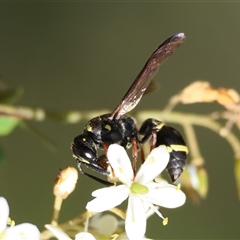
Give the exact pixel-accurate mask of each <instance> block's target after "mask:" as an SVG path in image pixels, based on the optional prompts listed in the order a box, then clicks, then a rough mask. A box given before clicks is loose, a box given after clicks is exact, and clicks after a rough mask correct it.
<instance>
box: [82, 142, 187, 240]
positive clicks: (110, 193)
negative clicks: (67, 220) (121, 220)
mask: <svg viewBox="0 0 240 240" xmlns="http://www.w3.org/2000/svg"><path fill="white" fill-rule="evenodd" d="M107 157H108V160H109V162H110V165H111V167H112V168H113V170H114V174H115V176H116V177H117V178H118V179H119V180H120V181H121V182H122V183H123V184H121V185H117V186H112V187H105V188H102V189H98V190H96V191H94V192H93V193H92V196H93V197H95V199H93V200H92V201H90V202H88V204H87V206H86V208H87V210H89V211H91V212H103V211H106V210H109V209H111V208H114V207H116V206H118V205H119V204H121V203H122V202H123V201H124V200H125V199H127V198H128V197H129V198H128V207H127V212H126V220H125V230H126V233H127V236H128V238H129V239H131V240H132V239H137V240H139V239H142V238H143V236H144V234H145V232H146V211H147V210H149V208H152V209H153V210H154V211H155V212H156V213H157V214H158V216H159V217H161V218H162V219H164V217H163V216H162V214H161V213H160V212H159V211H158V208H157V207H156V206H155V205H157V206H162V207H165V208H176V207H179V206H181V205H183V204H184V202H185V200H186V196H185V194H184V193H183V192H182V191H181V190H179V188H178V187H176V186H174V185H171V184H168V183H166V182H165V181H160V182H155V181H154V179H155V178H156V177H157V176H158V175H159V174H160V173H161V172H162V171H163V170H164V169H165V168H166V166H167V164H168V161H169V152H168V151H167V148H166V146H159V147H157V148H155V149H153V150H152V151H151V153H150V154H149V156H148V157H147V159H146V160H145V162H144V163H143V164H142V166H141V168H140V169H139V171H138V173H137V175H136V176H135V178H134V174H133V170H132V166H131V161H130V159H129V157H128V155H127V153H126V151H125V149H124V148H123V147H121V146H119V145H117V144H112V145H110V146H109V148H108V153H107ZM163 223H164V224H166V223H167V219H164V221H163Z"/></svg>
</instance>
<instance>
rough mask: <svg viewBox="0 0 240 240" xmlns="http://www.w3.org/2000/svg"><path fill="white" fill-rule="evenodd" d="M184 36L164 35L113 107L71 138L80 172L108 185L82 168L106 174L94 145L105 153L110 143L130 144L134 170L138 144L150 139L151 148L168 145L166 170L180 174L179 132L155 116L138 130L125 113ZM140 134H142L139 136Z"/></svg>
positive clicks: (104, 163)
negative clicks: (168, 154)
mask: <svg viewBox="0 0 240 240" xmlns="http://www.w3.org/2000/svg"><path fill="white" fill-rule="evenodd" d="M184 40H185V35H184V34H183V33H179V34H175V35H173V36H171V37H169V38H168V39H166V40H165V41H164V42H163V43H162V44H161V45H160V46H159V47H158V48H157V49H156V50H155V51H154V52H153V54H152V55H151V56H150V58H149V59H148V60H147V62H146V64H145V65H144V67H143V69H142V70H141V71H140V73H139V74H138V76H137V77H136V79H135V80H134V82H133V83H132V85H131V87H130V88H129V90H128V91H127V93H126V94H125V96H124V97H123V98H122V100H121V101H120V103H119V104H118V106H117V107H116V108H115V109H114V111H113V112H112V113H108V114H104V115H101V116H98V117H95V118H93V119H91V120H90V121H89V122H88V123H87V124H86V126H85V128H84V131H83V134H81V135H79V136H77V137H75V138H74V140H73V143H72V145H71V148H72V151H73V156H74V157H75V158H76V161H77V164H78V168H79V170H80V171H81V173H83V174H85V175H87V176H89V177H90V178H93V179H95V180H96V181H98V182H101V183H104V184H106V185H111V184H110V183H109V182H107V181H104V180H102V179H99V178H97V177H95V176H93V175H90V174H88V173H86V172H83V170H82V169H81V165H84V166H85V167H88V168H90V169H92V170H94V171H96V172H98V173H100V174H102V175H109V174H110V173H109V172H108V171H107V168H108V165H109V164H108V160H107V157H106V155H105V154H103V155H102V156H98V154H97V149H98V148H100V149H103V150H104V152H105V153H106V152H107V148H108V146H109V145H110V144H113V143H118V144H120V145H121V146H123V147H124V148H130V147H132V154H133V159H134V160H133V170H134V171H136V160H137V152H138V150H139V148H140V145H141V144H144V143H145V142H146V141H147V140H149V139H152V143H151V148H154V147H157V146H159V145H161V144H164V145H166V146H167V148H168V151H169V153H170V161H169V163H168V166H167V170H168V173H169V175H170V177H171V179H172V181H175V180H176V179H177V178H178V177H179V176H180V175H181V173H182V171H183V167H184V165H185V162H186V154H187V147H186V144H185V142H184V140H183V138H182V136H181V135H180V133H179V132H178V131H177V130H175V129H174V128H171V127H169V126H165V125H164V124H163V123H162V122H160V121H158V120H156V119H147V120H146V121H145V122H144V123H143V124H142V126H141V127H140V129H139V130H138V129H137V127H136V121H135V119H134V118H132V117H128V116H126V115H125V114H126V113H128V112H130V111H131V110H132V109H134V108H135V107H136V105H137V104H138V102H139V101H140V99H141V98H142V96H143V94H144V93H146V92H148V91H151V90H150V88H151V87H150V86H151V80H152V79H153V77H154V76H155V75H156V73H157V72H158V69H159V67H160V65H161V64H162V63H163V62H164V61H165V60H166V59H167V58H168V57H169V56H171V55H172V54H173V52H174V51H175V50H176V49H177V48H178V47H179V46H180V45H181V44H182V43H183V42H184ZM139 135H142V139H141V140H139Z"/></svg>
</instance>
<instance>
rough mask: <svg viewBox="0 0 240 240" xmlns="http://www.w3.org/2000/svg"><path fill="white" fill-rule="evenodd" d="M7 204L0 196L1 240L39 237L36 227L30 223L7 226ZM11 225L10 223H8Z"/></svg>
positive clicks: (35, 238) (25, 239)
mask: <svg viewBox="0 0 240 240" xmlns="http://www.w3.org/2000/svg"><path fill="white" fill-rule="evenodd" d="M8 219H9V206H8V203H7V200H6V199H5V198H4V197H0V239H1V240H12V239H14V240H21V239H22V240H23V239H24V240H37V239H40V232H39V230H38V228H37V227H36V226H35V225H33V224H31V223H22V224H19V225H16V226H9V227H7V225H9V220H8ZM10 225H11V224H10Z"/></svg>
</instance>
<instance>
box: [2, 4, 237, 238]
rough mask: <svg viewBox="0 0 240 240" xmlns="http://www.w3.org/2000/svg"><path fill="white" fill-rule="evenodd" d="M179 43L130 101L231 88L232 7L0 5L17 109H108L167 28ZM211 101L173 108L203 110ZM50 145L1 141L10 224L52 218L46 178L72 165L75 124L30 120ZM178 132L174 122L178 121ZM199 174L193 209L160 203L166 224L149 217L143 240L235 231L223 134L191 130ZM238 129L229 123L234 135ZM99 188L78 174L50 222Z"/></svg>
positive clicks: (6, 74) (154, 102) (161, 101)
mask: <svg viewBox="0 0 240 240" xmlns="http://www.w3.org/2000/svg"><path fill="white" fill-rule="evenodd" d="M178 32H184V33H185V34H186V36H187V41H186V42H185V43H184V44H183V45H182V47H181V48H180V49H179V50H178V51H177V52H176V53H175V54H174V55H173V56H172V57H171V58H170V59H169V60H168V61H167V62H166V63H165V64H164V65H163V66H162V67H161V69H160V72H159V74H158V75H157V76H156V77H155V80H156V81H157V82H159V83H160V85H161V89H160V91H158V92H155V93H152V94H151V96H147V97H146V98H145V99H144V100H142V101H141V103H140V104H139V105H138V106H137V108H136V110H141V109H161V108H162V107H164V106H165V105H166V103H167V101H168V99H169V98H170V97H171V96H172V95H173V94H175V93H177V92H178V91H180V90H181V89H182V88H184V87H185V86H186V85H188V84H189V83H190V82H192V81H194V80H197V79H203V80H208V81H210V82H211V83H212V85H213V86H214V87H221V86H224V87H228V88H235V89H236V90H237V91H238V92H239V91H240V81H239V77H240V67H239V63H240V4H239V3H220V2H218V3H213V2H212V3H200V2H198V3H197V2H192V3H187V2H171V3H170V2H169V3H166V2H163V3H160V2H159V3H157V2H152V3H150V2H135V3H134V2H132V3H131V2H122V3H120V2H105V3H104V2H102V3H96V2H89V3H86V2H85V3H80V2H79V3H61V2H58V3H55V2H49V3H47V2H45V3H40V2H35V3H16V2H15V3H0V33H1V37H0V73H1V77H2V79H3V81H4V82H5V83H6V84H7V85H8V86H11V87H18V86H22V87H24V89H25V94H24V96H23V97H22V98H21V100H20V102H19V103H18V104H19V105H24V106H30V107H42V108H46V109H53V110H92V109H103V108H108V109H113V108H114V107H115V106H116V105H117V103H118V102H119V100H120V99H121V98H122V96H123V95H124V93H125V92H126V90H127V89H128V87H129V86H130V84H131V83H132V81H133V80H134V78H135V77H136V75H137V74H138V72H139V71H140V69H141V68H142V67H143V65H144V63H145V61H146V60H147V58H148V57H149V56H150V54H151V53H152V52H153V50H154V49H155V48H156V47H157V46H158V45H159V44H160V43H161V42H162V41H163V40H165V39H166V38H167V37H169V36H171V35H172V34H175V33H178ZM220 109H221V108H220V107H218V106H217V105H215V104H212V105H211V106H210V104H209V105H204V104H202V105H192V106H182V107H178V110H182V111H185V112H186V111H191V112H198V113H204V112H205V113H209V112H211V111H216V110H220ZM34 125H35V126H36V127H37V128H39V129H40V130H41V131H43V132H44V133H45V134H47V135H48V136H50V137H51V138H52V139H53V140H54V141H55V142H56V144H57V149H56V151H50V150H49V149H48V148H46V147H45V146H43V145H42V144H40V143H39V141H37V140H36V139H35V138H33V137H32V136H31V134H28V133H27V132H24V131H22V130H21V129H16V130H15V131H14V132H13V133H12V134H11V135H9V136H7V137H4V138H1V144H2V146H3V147H4V150H5V160H4V162H3V163H2V165H1V168H0V195H2V196H5V197H6V198H7V200H8V202H9V204H10V208H11V217H12V218H13V219H14V220H15V221H16V223H21V222H26V221H28V222H32V223H34V224H36V225H38V227H39V228H40V229H43V226H44V224H46V223H48V222H49V221H50V219H51V216H52V205H53V200H54V198H53V194H52V188H53V180H54V178H55V176H56V174H57V171H58V169H59V168H60V167H64V166H67V165H72V166H75V160H74V159H73V158H72V153H71V150H70V143H71V141H72V139H73V138H74V137H75V136H76V135H78V134H80V133H81V131H82V129H83V126H84V123H82V124H75V125H67V124H58V123H56V122H50V121H49V122H43V123H34ZM179 129H181V127H179ZM197 130H199V131H198V139H199V141H200V147H201V149H202V153H203V155H204V157H205V159H206V168H207V171H208V173H209V181H210V191H209V194H208V197H207V199H206V200H204V201H202V202H201V203H200V205H199V206H195V205H194V204H192V203H191V202H190V201H187V202H186V204H185V205H184V207H182V208H178V209H176V210H169V209H162V213H163V215H164V216H168V217H169V224H168V225H167V226H166V227H163V226H162V223H161V220H160V219H159V218H158V217H157V216H154V217H151V218H150V219H149V221H148V232H147V236H148V237H151V238H155V239H193V238H198V239H200V238H201V239H213V238H215V239H220V238H221V239H223V238H224V239H230V238H239V237H240V228H239V224H240V202H239V200H238V197H237V192H236V184H235V181H234V176H233V166H234V165H233V163H234V160H233V153H232V151H231V148H230V147H229V145H228V144H227V142H226V141H225V140H224V139H221V138H220V137H218V136H217V135H216V134H215V133H213V132H211V131H210V130H208V129H202V128H197ZM237 131H238V130H237V129H235V132H237ZM99 187H101V186H100V184H98V183H96V182H93V181H91V180H89V179H86V178H85V177H84V176H82V175H81V176H79V181H78V184H77V188H76V190H75V192H74V193H73V194H72V195H71V196H70V197H69V198H68V199H67V200H66V201H65V202H64V204H63V209H62V212H61V216H60V221H61V222H62V221H66V220H68V219H70V218H72V217H74V216H75V215H77V214H78V213H80V212H83V211H84V207H85V204H86V202H87V201H89V200H90V199H91V198H92V197H91V192H92V191H93V190H95V189H97V188H99Z"/></svg>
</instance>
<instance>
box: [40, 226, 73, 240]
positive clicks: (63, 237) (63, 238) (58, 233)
mask: <svg viewBox="0 0 240 240" xmlns="http://www.w3.org/2000/svg"><path fill="white" fill-rule="evenodd" d="M45 228H47V229H48V230H49V231H51V232H52V233H53V235H54V236H55V237H56V238H57V239H59V240H72V239H71V238H70V237H69V236H68V235H67V234H66V233H65V232H63V231H62V229H60V228H59V227H55V226H53V225H51V224H46V225H45Z"/></svg>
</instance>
